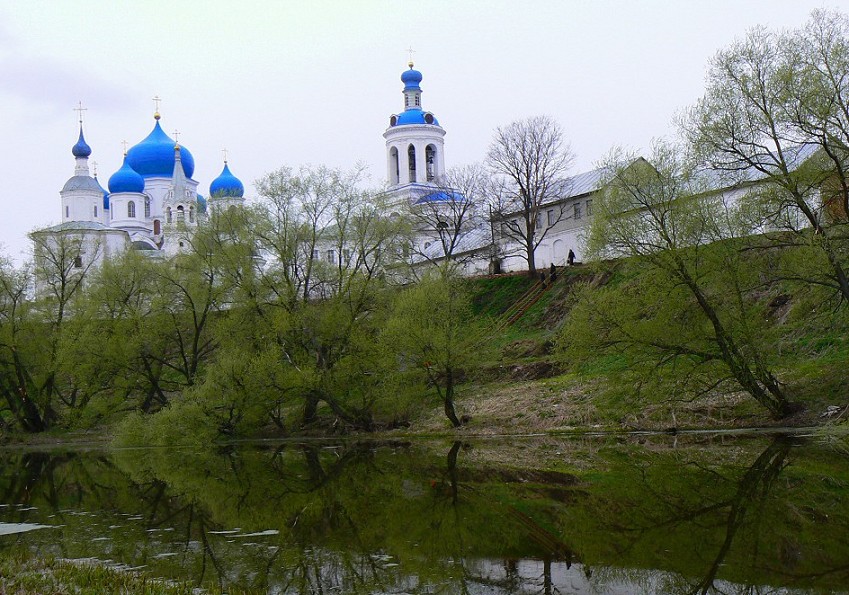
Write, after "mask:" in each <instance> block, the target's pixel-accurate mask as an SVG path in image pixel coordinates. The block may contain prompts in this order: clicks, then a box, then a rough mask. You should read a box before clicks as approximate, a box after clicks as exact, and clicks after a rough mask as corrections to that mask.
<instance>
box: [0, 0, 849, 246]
mask: <svg viewBox="0 0 849 595" xmlns="http://www.w3.org/2000/svg"><path fill="white" fill-rule="evenodd" d="M818 7H828V8H838V9H840V10H842V11H844V12H849V0H840V1H836V0H825V1H819V2H817V1H809V0H667V1H662V0H651V1H649V0H585V1H579V0H568V1H567V0H561V1H554V0H550V1H543V0H540V1H532V0H529V1H526V2H517V1H516V0H510V1H500V0H486V1H477V0H474V1H472V0H420V1H411V0H353V1H351V0H348V1H343V0H338V1H332V2H331V1H322V0H308V1H307V0H291V1H290V0H286V1H284V0H280V1H268V2H257V1H248V0H242V1H240V2H233V1H227V2H225V1H218V0H203V1H200V0H198V1H181V0H169V1H162V2H160V1H153V0H144V1H142V2H138V1H136V2H132V3H131V2H123V1H119V0H102V1H101V0H88V1H86V2H69V1H62V0H56V1H52V2H41V1H36V0H26V1H25V0H2V1H0V113H2V121H3V126H2V132H3V139H2V141H0V152H2V155H0V168H2V169H0V174H2V180H3V183H4V185H5V188H3V190H2V199H0V200H2V205H3V219H2V220H3V224H2V228H0V243H2V244H3V250H4V252H5V254H6V255H8V256H12V257H13V258H15V259H16V260H18V261H19V260H21V258H23V257H25V255H26V252H27V250H28V247H29V243H28V241H27V239H26V233H27V232H28V231H30V230H32V229H35V228H37V227H43V226H46V225H51V224H54V223H58V222H59V220H60V215H61V213H60V202H59V190H60V189H61V188H62V186H63V184H64V183H65V181H66V180H67V179H68V178H69V177H70V176H72V175H73V170H74V159H73V157H72V156H71V146H72V145H73V144H74V143H75V142H76V139H77V126H78V124H77V113H76V112H74V111H73V108H74V107H75V106H76V105H77V102H79V101H82V103H83V106H84V107H86V108H87V111H86V112H85V123H84V128H85V135H86V140H87V141H88V144H89V145H90V146H91V147H92V150H93V153H92V157H91V160H93V161H96V162H97V164H98V166H97V168H98V173H99V176H98V177H99V179H100V180H101V183H102V184H103V185H104V186H106V182H107V180H108V179H109V176H110V175H112V173H114V172H115V170H116V169H118V168H119V167H120V165H121V159H122V145H121V143H122V141H124V140H126V141H127V142H128V143H129V146H132V145H134V144H136V143H138V142H139V141H141V140H142V139H143V138H144V137H145V136H147V134H148V133H149V132H150V130H151V129H152V127H153V123H154V122H153V111H154V104H153V101H151V98H152V97H153V96H154V95H159V96H161V97H162V104H161V106H160V112H161V114H162V120H161V123H162V125H163V128H164V129H165V131H166V132H168V133H169V134H170V135H171V136H172V137H173V136H174V135H173V131H174V130H175V129H176V130H179V131H180V142H181V144H183V145H185V146H186V147H187V148H188V149H189V150H190V151H191V152H192V154H193V155H194V157H195V163H196V169H195V175H194V178H195V179H196V180H198V181H199V182H200V192H201V194H203V195H204V196H206V195H207V193H208V190H209V183H210V182H211V181H212V180H213V179H214V178H215V177H216V176H217V175H218V174H219V173H220V171H221V168H222V166H223V162H222V159H223V157H222V152H221V150H222V149H224V148H226V149H227V150H228V154H229V163H230V168H231V170H232V172H233V173H234V175H236V176H237V177H239V178H240V179H241V180H242V181H243V182H244V183H245V188H246V195H247V196H249V197H250V196H253V195H254V186H253V182H254V181H255V180H256V179H257V178H259V177H261V176H262V175H263V174H265V173H267V172H269V171H272V170H274V169H276V168H278V167H280V166H283V165H289V166H294V167H297V166H299V165H301V164H327V165H330V166H333V167H342V168H348V167H351V166H353V165H354V164H355V163H356V162H358V161H359V162H363V163H365V164H366V165H368V166H369V167H370V172H371V175H372V179H373V182H374V184H375V185H379V184H380V183H382V181H383V179H384V177H385V163H386V159H385V155H384V141H383V138H382V136H381V135H382V133H383V131H384V130H385V128H386V126H387V125H388V120H389V116H390V115H391V114H392V113H397V112H399V111H402V109H403V103H402V95H401V89H402V84H401V82H400V79H399V76H400V74H401V72H402V71H403V70H405V69H406V63H407V61H408V59H409V55H408V53H407V52H406V51H405V49H406V48H408V47H412V48H413V49H414V50H415V53H414V55H413V59H414V61H415V64H416V68H417V69H418V70H420V71H421V72H422V73H423V75H424V79H423V81H422V84H421V86H422V89H423V91H424V93H423V96H422V103H423V107H424V109H426V110H428V111H432V112H433V113H434V114H436V116H437V118H438V119H439V122H440V124H441V125H442V126H443V128H445V130H446V131H447V135H446V137H445V164H446V167H448V168H450V167H452V166H455V165H462V164H466V163H470V162H473V161H479V160H482V159H483V158H484V155H485V153H486V148H487V145H488V144H489V142H490V139H491V137H492V131H493V129H494V128H495V127H496V126H500V125H505V124H508V123H510V122H511V121H513V120H516V119H520V118H525V117H528V116H533V115H539V114H548V115H551V116H552V117H554V118H555V119H556V120H557V121H558V122H559V123H560V124H561V126H562V128H563V130H564V132H565V134H566V137H567V138H568V139H569V141H570V143H571V146H572V149H573V151H574V152H575V154H576V160H575V164H574V173H579V172H581V171H585V170H587V169H591V168H592V167H593V165H594V163H595V162H597V161H598V160H599V159H601V158H602V157H603V156H604V154H605V153H606V152H607V151H608V150H609V149H610V148H611V147H612V146H614V145H623V146H625V147H627V148H631V149H641V148H643V147H646V146H648V145H649V143H650V142H651V139H652V138H654V137H659V136H665V135H669V134H671V133H672V131H673V128H672V125H671V121H672V118H673V116H674V115H675V113H676V112H677V111H678V110H681V109H682V108H684V107H686V106H688V105H690V104H692V103H693V102H695V101H696V100H697V99H698V97H699V96H700V95H701V93H702V91H703V88H704V76H705V73H706V68H707V63H708V60H709V59H710V58H711V56H713V55H714V54H715V53H716V51H717V50H719V49H721V48H723V47H725V46H727V45H728V44H729V43H730V42H732V41H733V40H734V39H735V38H738V37H741V36H743V35H744V34H745V32H746V30H747V29H749V28H750V27H752V26H755V25H764V26H767V27H770V28H775V29H779V28H788V27H795V26H798V25H800V24H802V23H803V22H804V21H805V20H807V18H808V16H809V14H810V12H811V10H813V9H814V8H818Z"/></svg>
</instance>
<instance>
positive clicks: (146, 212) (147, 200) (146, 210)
mask: <svg viewBox="0 0 849 595" xmlns="http://www.w3.org/2000/svg"><path fill="white" fill-rule="evenodd" d="M144 216H145V218H148V217H150V198H149V197H147V198H145V199H144Z"/></svg>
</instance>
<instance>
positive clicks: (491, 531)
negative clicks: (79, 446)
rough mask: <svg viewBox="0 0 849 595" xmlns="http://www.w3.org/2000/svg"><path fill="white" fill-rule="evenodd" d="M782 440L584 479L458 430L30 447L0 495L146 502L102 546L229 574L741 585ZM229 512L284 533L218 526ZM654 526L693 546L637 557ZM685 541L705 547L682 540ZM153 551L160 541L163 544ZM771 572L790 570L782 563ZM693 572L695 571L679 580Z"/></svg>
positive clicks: (567, 584) (159, 565)
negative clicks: (442, 435)
mask: <svg viewBox="0 0 849 595" xmlns="http://www.w3.org/2000/svg"><path fill="white" fill-rule="evenodd" d="M449 446H450V447H449ZM468 448H471V447H470V446H469V447H468ZM790 449H791V443H790V442H789V441H786V440H776V441H774V442H773V443H771V444H770V445H769V446H768V447H767V448H766V450H764V451H763V452H762V453H760V455H759V456H757V457H755V461H754V463H753V464H752V465H751V466H750V467H749V468H748V469H746V470H740V471H734V470H733V468H731V467H729V466H727V465H726V466H723V467H720V466H716V465H713V464H707V465H704V464H700V463H698V462H697V461H698V460H706V459H708V458H709V457H710V456H712V454H713V453H711V452H709V451H707V450H706V451H705V453H704V455H701V452H700V456H697V457H694V458H693V460H690V461H684V463H683V465H684V466H683V467H672V466H671V464H673V463H674V464H678V463H681V462H682V461H681V460H680V459H681V458H685V457H682V456H680V455H679V454H678V451H675V454H674V455H672V454H669V453H666V454H665V455H663V454H662V453H661V454H662V456H659V457H658V456H657V455H658V453H650V452H649V450H638V451H636V452H635V451H633V450H631V451H626V452H625V454H624V455H623V454H622V450H621V449H614V450H613V451H612V452H613V454H612V455H611V456H610V457H609V458H607V459H605V461H604V462H603V464H607V465H608V466H609V467H610V469H611V470H612V471H609V472H605V473H604V474H602V475H598V476H597V478H598V479H593V480H592V481H586V480H585V481H582V482H578V481H577V479H576V478H575V476H571V475H569V474H566V473H556V472H553V471H540V470H538V469H535V468H534V467H533V466H530V467H528V468H516V467H511V466H509V465H507V466H504V465H500V464H490V465H487V464H486V463H476V464H469V463H468V462H467V461H468V460H470V459H471V460H476V459H477V460H480V459H484V460H486V459H487V457H486V456H480V455H484V454H485V453H484V452H483V451H481V453H480V455H479V453H478V452H477V451H475V452H474V453H472V452H471V451H466V450H465V448H464V444H462V443H460V442H455V443H453V444H450V445H446V448H445V449H444V450H441V451H435V450H434V449H433V448H432V447H423V446H422V445H417V444H403V443H397V444H392V445H388V446H386V445H384V446H381V447H380V448H376V447H375V445H365V444H356V443H351V444H347V445H342V446H340V445H328V444H325V443H311V444H296V443H287V444H285V445H283V446H279V447H270V448H265V449H264V450H260V451H256V450H249V449H232V450H229V451H227V452H224V453H220V454H217V455H216V454H213V453H188V452H167V451H157V452H154V451H151V452H145V453H144V454H142V455H141V456H140V455H139V453H135V454H133V453H128V454H127V455H126V459H124V458H122V457H121V456H117V455H116V458H114V459H113V458H110V457H104V456H102V455H98V456H95V455H92V454H82V455H79V456H77V455H65V454H63V455H59V456H56V457H53V456H52V455H43V454H41V453H31V454H30V455H28V456H22V455H21V456H19V457H18V458H17V459H15V460H14V465H15V467H16V468H17V472H12V473H7V474H4V475H2V476H0V494H2V495H3V497H4V501H6V502H11V501H19V502H30V503H33V504H34V505H38V506H39V507H42V506H44V507H46V508H50V509H51V510H54V511H58V512H59V513H61V512H62V511H63V510H64V509H66V508H70V507H74V506H76V507H77V508H80V509H87V510H98V509H103V510H116V511H121V512H125V513H130V514H133V515H138V516H140V517H143V520H142V521H139V522H138V523H137V524H138V527H136V526H135V525H134V526H129V525H128V527H127V531H126V536H125V538H124V542H123V543H121V544H119V543H117V542H116V543H115V544H113V552H114V554H113V558H114V559H116V560H121V561H123V562H125V563H127V564H133V565H141V564H147V565H148V567H149V568H151V569H152V571H153V572H154V573H158V574H160V575H163V576H175V577H181V578H184V579H189V578H190V579H191V580H193V581H195V582H197V583H198V584H212V583H215V584H218V585H220V586H222V587H223V588H225V589H226V588H237V589H238V588H242V589H250V590H258V591H269V590H271V591H277V592H281V593H304V594H306V593H316V592H322V591H323V592H344V593H371V592H387V593H393V592H404V593H425V592H427V593H452V594H453V593H482V592H486V593H494V594H503V595H508V594H515V595H519V594H521V595H525V594H531V593H534V594H545V595H553V594H555V593H560V592H575V591H579V590H580V589H584V590H587V589H590V590H593V589H595V590H597V591H598V592H604V588H603V587H604V585H606V584H617V583H618V584H621V585H627V586H628V588H632V589H637V590H639V589H642V590H644V591H646V592H652V591H654V592H680V593H685V592H686V593H706V592H710V591H715V590H721V591H732V590H734V589H737V587H736V586H734V585H731V584H729V583H726V582H724V581H725V580H728V578H729V569H734V568H736V567H739V566H740V557H741V555H740V554H741V551H743V550H748V549H752V550H753V557H754V562H753V566H755V565H757V564H760V565H761V566H764V565H767V566H768V565H770V564H772V565H776V564H780V561H772V560H770V559H769V558H770V555H772V556H773V557H774V551H773V550H772V549H768V546H769V547H772V548H774V547H775V544H774V543H772V542H769V543H766V544H764V543H763V540H761V539H760V537H759V531H760V528H761V527H762V526H766V527H769V525H767V524H766V520H767V519H768V516H766V515H765V513H768V512H770V511H772V510H774V509H775V498H771V497H768V494H769V490H770V488H772V487H773V486H776V490H777V491H780V488H781V487H782V486H784V484H785V483H786V481H785V480H784V479H782V481H779V482H776V478H777V477H779V474H780V473H781V471H782V469H784V467H785V465H786V460H787V455H788V452H789V451H790ZM446 451H447V452H446ZM470 454H471V455H473V456H469V455H470ZM558 454H559V453H558ZM617 456H618V457H619V458H618V459H616V458H615V457H617ZM664 457H665V458H664ZM617 460H618V461H620V462H616V461H617ZM8 461H9V458H8V457H6V465H7V466H8V465H9V464H10V463H9V462H8ZM113 461H115V462H116V463H117V464H116V465H113V464H112V462H113ZM540 468H543V467H541V466H540ZM795 468H796V467H795V466H794V469H795ZM617 474H618V475H621V477H619V479H616V476H617ZM605 482H607V483H605ZM617 482H618V483H617ZM650 501H653V502H651V504H652V505H651V506H649V502H650ZM45 502H53V504H51V505H46V504H45ZM770 506H772V508H770ZM599 515H601V516H602V518H603V519H604V520H601V519H600V518H599ZM761 518H764V523H763V525H762V524H759V521H760V519H761ZM832 518H834V517H832ZM841 518H842V517H841ZM22 520H23V517H22ZM74 522H79V521H75V520H74V519H73V518H71V519H69V523H68V524H69V526H72V527H73V525H72V524H73V523H74ZM237 528H239V532H240V533H251V532H255V531H261V530H263V529H274V530H276V531H279V534H278V535H274V536H266V537H258V538H253V539H246V538H243V537H239V536H232V535H230V534H224V533H222V531H234V530H235V529H237ZM169 530H170V532H168V533H165V531H169ZM146 531H156V533H152V534H149V535H148V534H146V533H145V532H146ZM72 532H73V530H72V529H69V530H68V532H67V533H68V534H69V537H68V539H69V542H68V543H69V544H70V543H71V542H70V539H71V537H70V534H71V533H72ZM766 534H767V533H765V535H766ZM593 535H594V536H593ZM667 535H668V536H669V540H670V544H669V545H668V546H667V547H675V546H676V545H677V546H679V549H684V547H690V548H691V551H690V552H689V553H690V557H691V558H695V560H692V559H691V560H690V562H686V563H680V562H679V559H678V558H674V559H667V560H659V561H658V560H649V561H648V562H646V551H648V550H652V548H654V549H653V550H652V551H650V552H649V553H650V554H653V553H656V552H657V551H660V548H662V547H663V545H658V542H659V541H660V540H662V539H664V537H665V536H667ZM567 539H568V540H569V541H570V543H574V544H575V545H574V549H575V550H577V551H578V552H580V553H581V556H582V557H584V556H588V555H589V556H590V557H591V558H592V559H594V560H597V562H595V563H594V566H593V567H592V568H591V569H590V568H589V567H587V566H581V565H580V564H577V565H574V566H571V565H572V563H573V562H578V561H579V558H578V556H577V555H576V554H575V553H574V552H573V550H572V549H571V547H570V546H569V545H567V544H566V543H565V540H567ZM589 539H595V541H596V542H597V543H602V544H612V545H610V546H609V547H607V549H606V550H601V554H600V555H599V554H597V553H595V552H593V550H592V548H590V549H588V540H589ZM681 544H684V546H682V545H681ZM693 544H699V545H700V546H701V548H700V549H699V551H700V552H702V553H703V554H704V555H705V556H707V558H706V559H705V558H700V557H698V556H694V555H693V553H692V546H693ZM589 545H590V546H592V543H589ZM61 547H62V548H64V549H63V555H64V552H65V550H67V552H68V553H69V554H72V555H75V556H82V555H85V552H87V551H92V552H96V550H95V547H94V545H92V546H91V547H90V548H89V549H88V550H86V549H85V548H84V547H83V546H80V545H78V544H73V545H66V544H65V543H64V542H63V543H62V546H61ZM163 553H165V554H168V555H169V556H171V557H167V558H164V559H162V560H160V559H158V556H159V555H161V554H163ZM175 553H176V554H178V555H174V554H175ZM839 556H840V553H839V552H838V553H837V556H836V557H839ZM598 560H601V561H600V562H599V561H598ZM723 564H727V565H726V566H723ZM735 564H736V567H735ZM570 566H571V568H570ZM612 566H616V567H618V568H613V567H612ZM629 567H630V569H629ZM655 567H660V568H671V569H675V570H677V573H673V572H671V571H667V572H658V571H655V570H651V568H655ZM638 568H642V569H644V570H634V569H638ZM682 568H685V570H682ZM831 570H832V571H834V568H832V569H831ZM769 571H770V572H773V573H774V569H773V568H770V569H769ZM782 571H784V572H785V576H788V577H789V573H790V572H791V571H793V568H792V567H791V566H789V565H787V566H786V567H784V568H783V569H782ZM730 572H732V573H733V572H734V570H731V571H730ZM699 573H700V574H699ZM693 576H699V577H700V578H698V579H695V580H694V579H690V580H687V579H686V578H683V577H693ZM771 576H772V575H771ZM844 576H845V573H844ZM790 578H792V577H790ZM761 584H768V581H767V582H761ZM579 587H580V589H579Z"/></svg>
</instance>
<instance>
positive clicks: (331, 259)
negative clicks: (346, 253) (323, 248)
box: [327, 250, 336, 264]
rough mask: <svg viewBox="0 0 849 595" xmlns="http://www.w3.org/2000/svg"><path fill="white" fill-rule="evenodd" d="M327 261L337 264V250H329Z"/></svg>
mask: <svg viewBox="0 0 849 595" xmlns="http://www.w3.org/2000/svg"><path fill="white" fill-rule="evenodd" d="M327 262H329V263H330V264H336V252H334V251H333V250H328V251H327Z"/></svg>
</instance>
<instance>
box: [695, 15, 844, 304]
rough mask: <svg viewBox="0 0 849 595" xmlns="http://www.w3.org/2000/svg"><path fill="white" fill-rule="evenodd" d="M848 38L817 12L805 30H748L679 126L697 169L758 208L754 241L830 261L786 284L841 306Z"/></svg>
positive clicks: (840, 22)
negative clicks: (814, 290) (831, 295)
mask: <svg viewBox="0 0 849 595" xmlns="http://www.w3.org/2000/svg"><path fill="white" fill-rule="evenodd" d="M847 31H849V26H847V24H846V19H845V17H843V16H840V15H838V14H836V13H828V12H822V11H820V12H816V13H814V16H813V17H812V20H811V22H810V23H809V25H808V27H807V28H806V29H804V30H800V31H796V32H789V33H775V32H771V31H768V30H766V29H763V28H757V29H753V30H752V31H750V32H749V33H748V35H747V36H746V38H745V39H743V40H740V41H737V42H735V43H733V44H732V45H731V46H730V47H728V48H727V49H724V50H722V51H721V52H719V53H718V54H717V55H716V57H715V58H714V59H713V60H712V61H711V64H710V70H709V74H708V86H707V89H706V91H705V94H704V96H703V97H702V99H700V100H699V101H698V102H697V103H696V105H695V106H693V107H692V108H690V109H689V110H688V111H687V112H686V113H685V114H684V116H683V117H682V118H681V122H680V125H681V128H682V130H683V132H684V134H685V136H686V138H687V140H688V141H689V143H690V145H691V147H692V148H693V150H694V152H695V156H696V158H697V160H698V162H699V163H700V164H701V165H703V166H706V167H707V168H710V169H711V170H714V171H715V172H718V173H719V174H722V175H724V178H725V179H724V181H725V182H726V183H727V184H731V183H740V184H742V185H744V186H748V187H749V189H750V190H749V196H748V198H747V200H748V201H749V202H751V203H754V204H756V205H757V206H758V207H759V208H757V209H752V210H751V214H752V217H751V221H750V231H751V232H752V233H759V234H761V239H763V240H768V241H769V242H770V244H771V245H779V246H789V247H803V248H807V247H813V248H814V249H816V250H818V251H820V252H821V253H822V255H823V258H824V260H825V261H826V262H827V266H826V267H825V268H824V269H815V268H807V269H803V270H795V271H790V272H788V273H786V274H785V277H787V278H791V279H795V280H798V281H802V282H805V283H807V284H816V285H823V286H827V287H830V288H831V289H832V290H833V291H835V292H836V294H837V295H838V296H840V297H841V299H842V300H843V301H846V300H849V273H847V264H849V263H847V260H846V257H845V254H846V250H845V245H844V244H845V238H846V232H845V229H844V228H845V224H846V222H847V210H846V205H847V204H849V202H847V200H849V198H847V197H849V193H847V188H849V186H847V184H846V167H847V165H846V163H847V161H846V159H847V156H849V152H847V134H846V133H847V131H849V126H847V124H849V111H847V99H846V97H847V87H846V85H847V82H846V81H847V80H849V35H847ZM817 149H820V150H819V151H817ZM829 204H830V205H832V208H828V205H829ZM824 207H825V208H824ZM835 215H836V216H835ZM815 260H817V261H818V260H820V259H815Z"/></svg>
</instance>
